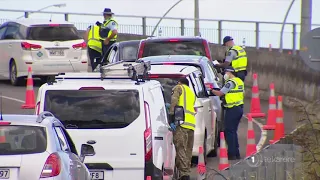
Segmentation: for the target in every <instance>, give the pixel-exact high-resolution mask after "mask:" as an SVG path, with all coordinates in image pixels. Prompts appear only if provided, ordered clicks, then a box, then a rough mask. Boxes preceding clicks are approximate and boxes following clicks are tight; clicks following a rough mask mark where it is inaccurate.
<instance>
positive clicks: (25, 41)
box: [0, 19, 88, 85]
mask: <svg viewBox="0 0 320 180" xmlns="http://www.w3.org/2000/svg"><path fill="white" fill-rule="evenodd" d="M28 66H31V67H32V71H33V76H34V77H39V78H41V79H42V80H44V81H45V80H46V79H47V77H48V76H50V75H56V74H58V73H60V72H86V71H87V68H88V57H87V46H86V43H85V42H84V40H83V39H82V38H81V37H80V36H79V34H78V30H77V29H76V27H75V26H74V25H73V24H72V23H70V22H67V21H59V22H58V21H57V22H50V21H49V20H34V19H22V20H15V21H8V22H5V23H3V24H2V25H1V26H0V77H1V78H4V79H10V81H11V84H12V85H20V84H22V83H23V82H24V79H25V77H26V76H27V75H28Z"/></svg>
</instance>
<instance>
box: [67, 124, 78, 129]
mask: <svg viewBox="0 0 320 180" xmlns="http://www.w3.org/2000/svg"><path fill="white" fill-rule="evenodd" d="M66 128H67V129H78V128H79V127H78V126H77V125H74V124H67V125H66Z"/></svg>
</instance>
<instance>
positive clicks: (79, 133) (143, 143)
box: [35, 63, 176, 180]
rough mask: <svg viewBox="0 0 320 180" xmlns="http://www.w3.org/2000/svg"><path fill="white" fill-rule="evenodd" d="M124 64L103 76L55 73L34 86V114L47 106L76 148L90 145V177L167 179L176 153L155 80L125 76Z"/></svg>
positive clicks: (172, 170) (158, 87)
mask: <svg viewBox="0 0 320 180" xmlns="http://www.w3.org/2000/svg"><path fill="white" fill-rule="evenodd" d="M126 64H127V63H126ZM130 64H132V63H130ZM122 65H123V64H122ZM116 66H119V64H116ZM126 67H127V66H120V68H119V69H118V71H116V73H117V74H113V75H110V76H109V75H107V76H106V77H105V78H102V79H103V81H102V80H101V75H100V73H69V74H68V73H66V74H65V75H60V76H57V77H56V81H57V82H56V83H49V84H48V83H47V84H44V85H42V86H41V87H40V89H39V93H38V98H37V107H36V111H35V113H36V114H38V113H41V112H42V111H51V112H52V113H53V114H54V115H55V116H56V117H58V118H59V119H60V120H61V121H62V123H63V124H64V125H65V126H66V128H67V130H68V132H69V133H70V135H71V137H72V138H73V139H74V141H75V143H76V146H77V148H80V145H81V144H83V143H88V144H91V145H92V146H93V147H94V148H95V151H96V155H95V156H92V157H88V158H86V160H85V163H86V165H87V167H88V168H89V170H90V172H91V173H92V174H94V175H95V177H96V179H107V180H113V179H114V180H118V179H137V180H138V179H149V178H150V179H151V178H152V179H153V180H160V179H161V180H162V178H164V176H169V179H171V178H173V177H174V170H175V158H174V157H175V154H176V152H175V148H174V145H173V138H172V132H171V131H170V130H169V127H170V126H169V124H168V119H167V113H166V107H165V101H164V97H163V95H162V94H163V92H162V87H161V84H160V83H159V82H158V81H154V80H151V81H147V80H146V81H145V82H139V84H137V82H136V81H134V80H131V78H132V77H125V76H126V75H128V72H127V70H126V69H125V68H126ZM110 72H113V71H110ZM119 76H120V77H119Z"/></svg>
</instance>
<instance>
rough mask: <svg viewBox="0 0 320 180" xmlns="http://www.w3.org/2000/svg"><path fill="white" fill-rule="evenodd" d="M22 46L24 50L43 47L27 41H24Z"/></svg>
mask: <svg viewBox="0 0 320 180" xmlns="http://www.w3.org/2000/svg"><path fill="white" fill-rule="evenodd" d="M21 47H22V49H23V50H37V49H41V46H40V45H38V44H30V43H27V42H22V43H21Z"/></svg>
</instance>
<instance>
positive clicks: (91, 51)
mask: <svg viewBox="0 0 320 180" xmlns="http://www.w3.org/2000/svg"><path fill="white" fill-rule="evenodd" d="M88 54H89V58H90V64H91V68H92V71H93V70H94V69H95V68H96V67H97V63H95V62H94V59H95V58H101V53H100V52H98V51H96V50H94V49H91V48H90V47H89V48H88Z"/></svg>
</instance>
